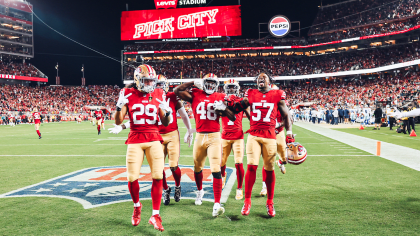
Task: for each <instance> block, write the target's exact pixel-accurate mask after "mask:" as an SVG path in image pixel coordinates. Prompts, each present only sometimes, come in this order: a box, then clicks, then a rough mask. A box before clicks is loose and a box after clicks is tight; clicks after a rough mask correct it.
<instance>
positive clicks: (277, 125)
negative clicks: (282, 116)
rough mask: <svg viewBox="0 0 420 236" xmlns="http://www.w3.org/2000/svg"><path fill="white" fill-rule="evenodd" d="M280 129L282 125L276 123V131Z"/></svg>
mask: <svg viewBox="0 0 420 236" xmlns="http://www.w3.org/2000/svg"><path fill="white" fill-rule="evenodd" d="M278 128H280V123H279V122H277V121H276V129H278Z"/></svg>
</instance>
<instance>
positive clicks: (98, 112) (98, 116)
mask: <svg viewBox="0 0 420 236" xmlns="http://www.w3.org/2000/svg"><path fill="white" fill-rule="evenodd" d="M102 115H103V114H102V111H95V116H96V119H98V120H100V119H102Z"/></svg>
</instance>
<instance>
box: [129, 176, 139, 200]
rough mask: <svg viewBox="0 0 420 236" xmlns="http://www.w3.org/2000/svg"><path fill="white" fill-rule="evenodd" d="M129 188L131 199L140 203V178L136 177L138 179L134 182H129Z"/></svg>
mask: <svg viewBox="0 0 420 236" xmlns="http://www.w3.org/2000/svg"><path fill="white" fill-rule="evenodd" d="M128 190H129V191H130V195H131V199H133V202H134V203H138V202H139V201H140V199H139V192H140V186H139V180H138V179H136V181H134V182H128Z"/></svg>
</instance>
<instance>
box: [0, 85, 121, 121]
mask: <svg viewBox="0 0 420 236" xmlns="http://www.w3.org/2000/svg"><path fill="white" fill-rule="evenodd" d="M120 90H121V89H120V88H119V87H118V86H110V85H94V86H88V87H82V86H78V87H64V86H46V87H26V86H21V85H3V86H0V98H1V100H0V113H4V112H5V111H22V112H27V111H33V109H34V108H35V107H37V108H38V110H39V111H40V112H42V113H43V114H44V113H48V114H58V113H60V112H68V113H80V112H82V111H83V108H84V107H85V106H105V107H114V106H115V103H116V99H118V94H119V92H120Z"/></svg>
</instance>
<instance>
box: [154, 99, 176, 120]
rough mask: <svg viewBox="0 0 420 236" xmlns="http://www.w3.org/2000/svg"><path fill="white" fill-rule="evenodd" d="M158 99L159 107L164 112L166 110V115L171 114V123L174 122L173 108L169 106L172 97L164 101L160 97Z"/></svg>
mask: <svg viewBox="0 0 420 236" xmlns="http://www.w3.org/2000/svg"><path fill="white" fill-rule="evenodd" d="M156 101H158V102H159V108H160V109H162V110H163V112H165V114H166V116H169V123H172V121H173V120H172V119H173V117H172V112H173V111H172V108H171V107H170V106H169V102H170V101H171V98H168V100H167V101H165V99H164V100H163V101H161V100H159V99H158V98H156Z"/></svg>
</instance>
